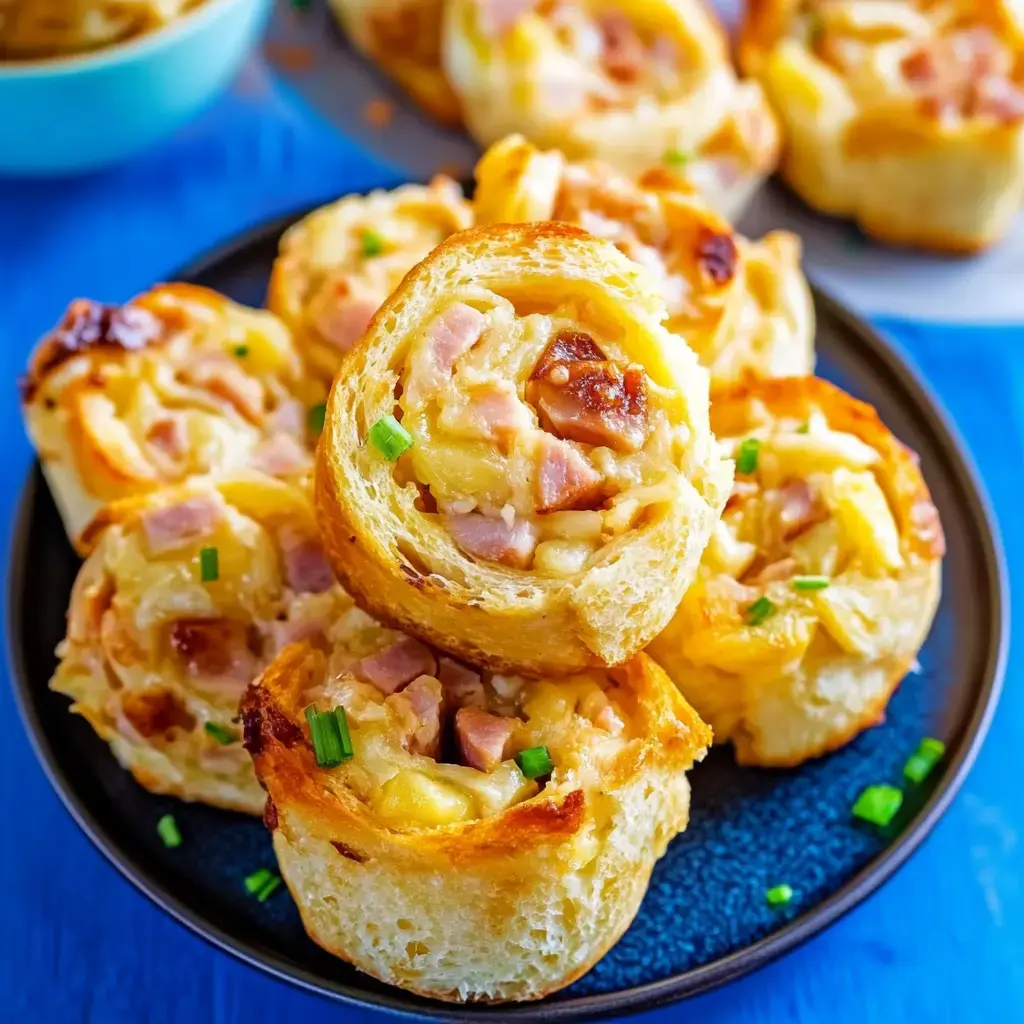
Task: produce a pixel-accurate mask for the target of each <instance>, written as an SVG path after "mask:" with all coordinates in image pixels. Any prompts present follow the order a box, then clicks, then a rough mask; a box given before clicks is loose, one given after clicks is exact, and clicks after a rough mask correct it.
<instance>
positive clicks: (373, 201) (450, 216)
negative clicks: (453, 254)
mask: <svg viewBox="0 0 1024 1024" xmlns="http://www.w3.org/2000/svg"><path fill="white" fill-rule="evenodd" d="M471 223H472V211H471V209H470V206H469V204H468V203H467V202H466V201H465V199H464V198H463V195H462V189H461V188H460V187H459V186H458V185H457V184H456V183H455V182H454V181H452V180H451V179H449V178H446V177H444V176H439V177H437V178H435V179H434V181H433V182H431V184H430V185H429V186H423V185H403V186H401V187H400V188H396V189H394V190H393V191H391V192H384V191H378V192H371V193H370V194H369V195H368V196H361V195H352V196H346V197H345V198H344V199H340V200H338V202H336V203H332V204H331V205H330V206H324V207H322V208H321V209H319V210H316V211H315V212H313V213H311V214H310V215H309V216H308V217H306V218H305V219H303V220H301V221H300V222H299V223H298V224H296V225H295V226H294V227H292V228H290V229H289V230H288V231H287V232H285V235H284V238H282V240H281V250H280V254H279V255H278V258H277V261H276V262H275V263H274V269H273V273H272V274H271V278H270V291H269V295H268V301H267V304H268V305H269V307H270V309H271V310H273V311H274V312H275V313H277V315H278V316H280V317H281V318H282V319H283V320H284V321H285V323H286V324H288V326H289V327H290V328H291V329H292V332H293V334H294V336H295V341H296V344H297V345H298V347H299V351H300V352H301V353H302V356H303V358H304V359H305V361H306V363H307V364H308V365H309V367H310V368H311V369H312V371H313V372H314V373H315V374H317V375H318V376H320V377H321V378H323V379H324V380H327V381H331V380H333V379H334V374H335V373H336V372H337V370H338V364H339V363H340V362H341V357H342V356H343V355H344V354H345V353H346V352H347V351H348V350H349V349H350V348H352V346H353V345H354V344H355V343H356V342H357V341H358V340H359V338H360V336H361V335H362V333H363V332H364V331H365V330H366V328H367V325H368V324H369V322H370V318H371V317H372V316H373V314H374V313H375V312H376V311H377V308H378V307H379V306H380V304H381V303H382V302H383V301H384V300H385V299H386V298H387V297H388V296H389V295H390V294H391V293H392V292H393V291H394V290H395V288H396V287H397V286H398V283H399V282H400V281H401V280H402V278H403V277H405V275H406V274H407V273H408V272H409V271H410V270H411V269H412V268H413V267H414V266H415V265H416V264H417V263H419V261H420V260H421V259H423V257H424V256H426V255H427V254H428V253H429V252H430V251H431V250H432V249H434V248H435V247H437V246H438V245H440V244H441V242H443V241H444V240H445V239H446V238H447V237H448V236H449V235H450V234H452V233H453V232H456V231H461V230H463V229H464V228H468V227H469V226H470V224H471Z"/></svg>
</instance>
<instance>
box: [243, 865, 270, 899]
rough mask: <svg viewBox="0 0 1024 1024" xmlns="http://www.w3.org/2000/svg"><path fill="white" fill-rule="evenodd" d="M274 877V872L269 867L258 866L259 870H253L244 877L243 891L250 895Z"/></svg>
mask: <svg viewBox="0 0 1024 1024" xmlns="http://www.w3.org/2000/svg"><path fill="white" fill-rule="evenodd" d="M273 878H274V872H273V871H271V870H270V868H260V869H259V871H254V872H253V873H252V874H251V875H249V876H248V877H247V878H246V879H245V891H246V892H247V893H249V894H250V895H255V894H256V893H258V892H259V891H260V889H262V888H263V886H265V885H266V884H267V882H270V881H272V880H273Z"/></svg>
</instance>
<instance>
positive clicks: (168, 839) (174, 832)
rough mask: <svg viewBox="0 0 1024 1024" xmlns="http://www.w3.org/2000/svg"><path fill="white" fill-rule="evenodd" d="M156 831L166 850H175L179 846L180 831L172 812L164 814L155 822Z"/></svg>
mask: <svg viewBox="0 0 1024 1024" xmlns="http://www.w3.org/2000/svg"><path fill="white" fill-rule="evenodd" d="M156 831H157V835H159V836H160V838H161V839H162V840H163V844H164V846H166V847H167V849H168V850H175V849H177V848H178V847H179V846H181V832H180V831H179V830H178V823H177V822H176V821H175V820H174V815H173V814H165V815H164V816H163V817H162V818H161V819H160V820H159V821H158V822H157V823H156Z"/></svg>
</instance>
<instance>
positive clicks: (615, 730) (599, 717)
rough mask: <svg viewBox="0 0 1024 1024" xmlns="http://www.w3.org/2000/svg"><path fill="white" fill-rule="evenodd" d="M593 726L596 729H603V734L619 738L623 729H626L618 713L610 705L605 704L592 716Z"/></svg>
mask: <svg viewBox="0 0 1024 1024" xmlns="http://www.w3.org/2000/svg"><path fill="white" fill-rule="evenodd" d="M594 725H596V726H597V728H598V729H604V730H605V732H609V733H611V734H612V735H613V736H621V735H622V731H623V729H625V728H626V723H625V722H623V720H622V718H621V717H620V716H619V713H618V712H617V711H616V710H615V708H613V707H612V706H611V704H606V705H605V706H604V707H603V708H601V710H600V711H599V712H598V713H597V714H596V715H595V716H594Z"/></svg>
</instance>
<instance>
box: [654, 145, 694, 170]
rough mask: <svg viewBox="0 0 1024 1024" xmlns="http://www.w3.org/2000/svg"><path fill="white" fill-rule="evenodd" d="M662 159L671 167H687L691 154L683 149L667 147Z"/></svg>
mask: <svg viewBox="0 0 1024 1024" xmlns="http://www.w3.org/2000/svg"><path fill="white" fill-rule="evenodd" d="M661 159H662V163H666V164H668V165H669V167H685V166H686V165H687V164H688V163H689V162H690V154H689V153H684V152H683V151H682V150H681V149H667V150H665V154H664V156H662V158H661Z"/></svg>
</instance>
